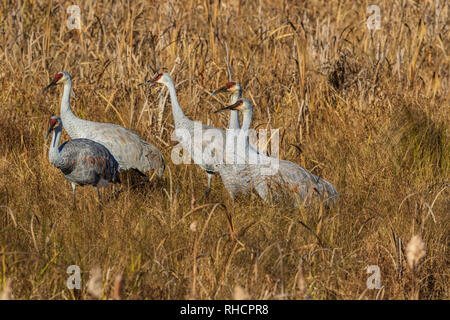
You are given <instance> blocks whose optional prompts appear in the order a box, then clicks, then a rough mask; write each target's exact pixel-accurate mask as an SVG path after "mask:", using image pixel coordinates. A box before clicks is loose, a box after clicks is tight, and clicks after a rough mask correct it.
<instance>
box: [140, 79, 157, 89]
mask: <svg viewBox="0 0 450 320" xmlns="http://www.w3.org/2000/svg"><path fill="white" fill-rule="evenodd" d="M147 84H151V86H150V88H153V87H154V86H156V84H155V82H153V79H152V80H148V81H145V82H142V83H139V84H138V85H139V86H145V85H147Z"/></svg>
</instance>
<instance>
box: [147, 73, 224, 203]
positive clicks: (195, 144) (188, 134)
mask: <svg viewBox="0 0 450 320" xmlns="http://www.w3.org/2000/svg"><path fill="white" fill-rule="evenodd" d="M146 84H152V86H154V85H156V84H162V85H165V86H166V87H167V89H168V90H169V94H170V101H171V104H172V115H173V120H174V123H175V135H176V140H177V141H178V142H179V143H180V145H181V146H182V148H183V150H184V151H185V152H187V153H188V154H189V155H190V157H191V158H192V160H193V161H194V163H195V164H197V165H199V166H200V168H202V169H203V170H205V171H206V173H207V175H208V188H207V190H206V195H208V194H209V192H210V191H211V179H212V177H213V175H214V174H215V173H218V172H219V167H220V166H221V165H222V160H223V158H222V151H223V145H224V141H225V131H224V130H221V129H218V128H215V127H211V126H207V125H204V124H201V123H199V122H197V123H196V122H194V121H192V120H191V119H189V118H188V117H186V115H185V114H184V112H183V110H182V109H181V107H180V104H179V103H178V98H177V93H176V89H175V84H174V82H173V79H172V77H171V76H170V75H169V74H168V73H160V74H158V75H156V76H155V77H154V78H153V79H151V80H149V81H146V82H144V83H142V84H141V85H146ZM196 130H198V132H196ZM197 135H201V136H200V137H201V139H200V140H198V141H197V140H196V139H195V137H196V136H197ZM207 136H208V137H207ZM216 138H217V139H216Z"/></svg>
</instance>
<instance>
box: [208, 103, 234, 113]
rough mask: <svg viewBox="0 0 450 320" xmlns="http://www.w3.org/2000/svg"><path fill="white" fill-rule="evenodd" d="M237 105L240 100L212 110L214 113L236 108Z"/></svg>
mask: <svg viewBox="0 0 450 320" xmlns="http://www.w3.org/2000/svg"><path fill="white" fill-rule="evenodd" d="M239 106H240V101H238V102H236V103H234V104H232V105H231V106H228V107H225V108H222V109H219V110H216V111H214V113H217V112H221V111H225V110H236V109H237V108H238V107H239Z"/></svg>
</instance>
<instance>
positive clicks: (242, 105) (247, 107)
mask: <svg viewBox="0 0 450 320" xmlns="http://www.w3.org/2000/svg"><path fill="white" fill-rule="evenodd" d="M225 110H238V111H240V112H242V113H245V112H249V111H252V110H253V107H252V103H251V102H250V101H249V100H247V99H239V100H238V101H236V103H234V104H232V105H231V106H228V107H225V108H222V109H219V110H216V111H214V113H216V112H220V111H225Z"/></svg>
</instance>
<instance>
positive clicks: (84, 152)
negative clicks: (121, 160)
mask: <svg viewBox="0 0 450 320" xmlns="http://www.w3.org/2000/svg"><path fill="white" fill-rule="evenodd" d="M59 149H60V157H59V159H58V161H57V162H56V163H55V166H56V167H57V168H59V169H60V170H61V171H62V173H63V174H64V175H65V176H66V178H67V179H68V180H69V181H71V182H75V183H78V184H80V185H85V184H92V185H96V184H98V183H101V184H103V185H104V186H106V185H107V183H108V182H120V175H119V164H118V163H117V161H116V160H115V159H114V157H113V156H112V154H111V153H110V152H109V151H108V149H107V148H106V147H105V146H103V145H101V144H100V143H97V142H95V141H92V140H89V139H74V140H69V141H67V142H66V143H64V144H63V145H61V146H60V147H59Z"/></svg>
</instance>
